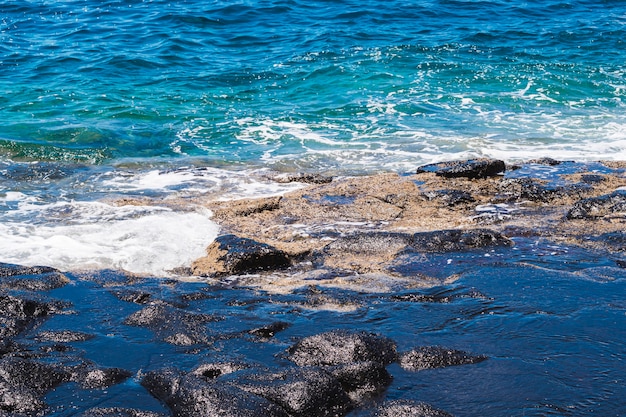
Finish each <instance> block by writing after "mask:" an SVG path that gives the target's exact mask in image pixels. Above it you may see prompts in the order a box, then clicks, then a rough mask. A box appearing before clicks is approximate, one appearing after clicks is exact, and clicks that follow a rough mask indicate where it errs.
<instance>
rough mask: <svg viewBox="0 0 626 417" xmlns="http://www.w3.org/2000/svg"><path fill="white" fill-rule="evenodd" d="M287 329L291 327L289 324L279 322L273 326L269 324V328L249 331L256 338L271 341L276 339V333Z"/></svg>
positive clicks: (264, 327)
mask: <svg viewBox="0 0 626 417" xmlns="http://www.w3.org/2000/svg"><path fill="white" fill-rule="evenodd" d="M287 327H289V323H285V322H284V321H278V322H275V323H272V324H268V325H267V326H263V327H258V328H256V329H252V330H248V333H249V334H251V335H254V336H258V337H262V338H265V339H269V338H270V337H274V335H275V334H276V333H278V332H281V331H283V330H285V329H286V328H287Z"/></svg>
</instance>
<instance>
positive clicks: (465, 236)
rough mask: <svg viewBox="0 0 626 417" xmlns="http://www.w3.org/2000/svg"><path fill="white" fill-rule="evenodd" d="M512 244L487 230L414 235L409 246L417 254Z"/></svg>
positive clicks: (443, 231) (447, 231)
mask: <svg viewBox="0 0 626 417" xmlns="http://www.w3.org/2000/svg"><path fill="white" fill-rule="evenodd" d="M512 245H513V242H512V241H511V240H510V239H509V238H507V237H505V236H503V235H502V234H501V233H499V232H495V231H493V230H489V229H472V230H456V229H452V230H437V231H434V232H422V233H415V234H414V235H413V236H412V238H411V242H410V246H411V248H412V249H413V250H415V251H417V252H453V251H459V252H460V251H468V250H472V249H478V248H485V247H492V246H512Z"/></svg>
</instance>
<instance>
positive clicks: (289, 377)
mask: <svg viewBox="0 0 626 417" xmlns="http://www.w3.org/2000/svg"><path fill="white" fill-rule="evenodd" d="M234 384H235V385H236V386H237V387H239V388H241V389H242V390H244V391H247V392H250V393H253V394H256V395H259V396H261V397H264V398H267V399H268V400H270V401H272V402H274V403H276V404H278V405H280V406H281V407H282V408H283V409H285V410H286V411H287V412H288V413H289V414H290V415H292V416H302V417H326V416H343V415H345V414H346V413H347V412H348V411H349V410H350V409H351V408H352V402H351V401H350V398H349V397H348V395H347V393H346V392H345V391H344V390H343V388H342V387H341V384H340V383H339V381H338V380H337V379H336V378H334V377H333V376H332V375H330V374H329V373H327V372H325V371H323V370H322V369H319V368H315V367H306V368H293V369H287V370H285V371H280V372H272V373H261V374H256V373H255V374H248V375H247V376H246V377H242V378H238V379H236V380H235V382H234Z"/></svg>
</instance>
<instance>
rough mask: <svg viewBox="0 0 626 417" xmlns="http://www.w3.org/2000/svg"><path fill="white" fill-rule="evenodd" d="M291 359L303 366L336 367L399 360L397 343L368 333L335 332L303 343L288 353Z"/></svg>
mask: <svg viewBox="0 0 626 417" xmlns="http://www.w3.org/2000/svg"><path fill="white" fill-rule="evenodd" d="M288 354H289V359H290V360H291V361H293V362H294V363H296V364H297V365H300V366H333V365H346V364H351V363H355V362H377V363H381V364H383V365H386V364H390V363H392V362H394V361H395V360H396V358H397V352H396V344H395V342H394V341H393V340H391V339H388V338H386V337H382V336H378V335H375V334H373V333H366V332H349V331H347V330H333V331H330V332H326V333H321V334H317V335H314V336H309V337H306V338H304V339H302V340H300V341H299V342H298V343H296V344H295V345H293V346H291V347H290V348H289V349H288Z"/></svg>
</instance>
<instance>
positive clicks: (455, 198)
mask: <svg viewBox="0 0 626 417" xmlns="http://www.w3.org/2000/svg"><path fill="white" fill-rule="evenodd" d="M424 196H425V197H426V198H427V199H429V200H440V201H441V202H443V204H444V205H446V206H448V207H453V206H456V205H458V204H464V203H472V202H474V201H476V199H475V198H474V197H472V194H471V193H468V192H467V191H461V190H436V191H428V192H425V193H424Z"/></svg>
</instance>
